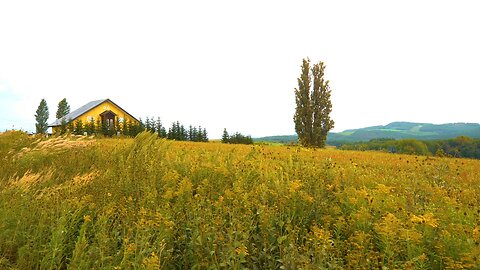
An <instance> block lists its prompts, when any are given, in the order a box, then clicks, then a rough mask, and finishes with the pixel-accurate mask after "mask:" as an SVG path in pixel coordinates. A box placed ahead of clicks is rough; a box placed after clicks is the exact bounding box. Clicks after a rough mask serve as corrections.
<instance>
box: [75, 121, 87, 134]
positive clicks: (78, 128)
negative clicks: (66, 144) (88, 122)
mask: <svg viewBox="0 0 480 270" xmlns="http://www.w3.org/2000/svg"><path fill="white" fill-rule="evenodd" d="M84 131H85V130H84V127H83V122H82V120H81V119H79V120H77V121H75V127H74V128H73V134H75V135H83V132H84Z"/></svg>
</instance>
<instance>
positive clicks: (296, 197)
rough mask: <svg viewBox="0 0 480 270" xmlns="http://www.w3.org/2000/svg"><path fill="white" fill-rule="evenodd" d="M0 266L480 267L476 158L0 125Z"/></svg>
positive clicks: (479, 175)
mask: <svg viewBox="0 0 480 270" xmlns="http://www.w3.org/2000/svg"><path fill="white" fill-rule="evenodd" d="M0 159H1V160H0V269H446V268H450V269H462V268H473V269H479V268H480V262H479V260H480V258H479V257H480V247H479V242H480V204H479V201H480V161H478V160H469V159H452V158H433V157H418V156H413V155H410V156H409V155H398V154H386V153H378V152H354V151H339V150H335V149H322V150H313V149H305V148H298V147H287V146H246V145H225V144H220V143H193V142H174V141H166V140H164V139H158V138H157V136H156V135H152V134H150V133H141V134H139V135H138V136H137V137H136V138H134V139H126V138H115V139H93V138H88V137H75V136H67V137H57V138H50V139H39V138H35V137H29V136H28V135H26V134H24V133H21V132H6V133H3V134H0Z"/></svg>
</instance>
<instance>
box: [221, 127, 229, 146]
mask: <svg viewBox="0 0 480 270" xmlns="http://www.w3.org/2000/svg"><path fill="white" fill-rule="evenodd" d="M228 141H229V136H228V132H227V129H226V128H224V129H223V135H222V143H228Z"/></svg>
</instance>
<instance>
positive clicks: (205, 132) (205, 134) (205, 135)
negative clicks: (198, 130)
mask: <svg viewBox="0 0 480 270" xmlns="http://www.w3.org/2000/svg"><path fill="white" fill-rule="evenodd" d="M201 141H202V142H208V133H207V129H206V128H203V131H202V140H201Z"/></svg>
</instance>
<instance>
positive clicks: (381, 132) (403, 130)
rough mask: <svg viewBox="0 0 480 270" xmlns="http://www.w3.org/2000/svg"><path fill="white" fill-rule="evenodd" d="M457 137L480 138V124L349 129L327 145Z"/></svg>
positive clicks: (405, 124) (273, 138)
mask: <svg viewBox="0 0 480 270" xmlns="http://www.w3.org/2000/svg"><path fill="white" fill-rule="evenodd" d="M458 136H468V137H471V138H480V124H477V123H452V124H442V125H435V124H428V123H411V122H393V123H390V124H388V125H385V126H373V127H366V128H359V129H349V130H345V131H342V132H338V133H333V132H331V133H329V134H328V137H327V143H328V144H333V145H337V144H341V143H348V142H361V141H369V140H372V139H381V138H389V139H407V138H408V139H410V138H412V139H418V140H442V139H451V138H455V137H458ZM297 139H298V137H297V135H284V136H269V137H263V138H256V139H254V140H255V141H266V142H277V143H291V142H296V141H297Z"/></svg>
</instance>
